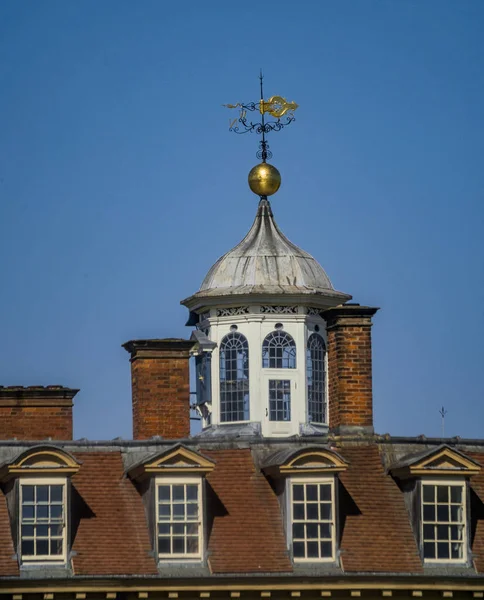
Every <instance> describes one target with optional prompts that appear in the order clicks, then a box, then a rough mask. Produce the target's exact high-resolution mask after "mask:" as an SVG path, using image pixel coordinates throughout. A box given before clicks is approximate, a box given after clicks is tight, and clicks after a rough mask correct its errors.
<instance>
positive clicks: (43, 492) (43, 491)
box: [37, 485, 49, 502]
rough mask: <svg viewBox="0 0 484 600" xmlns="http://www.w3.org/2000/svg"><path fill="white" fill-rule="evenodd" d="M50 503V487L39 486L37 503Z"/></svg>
mask: <svg viewBox="0 0 484 600" xmlns="http://www.w3.org/2000/svg"><path fill="white" fill-rule="evenodd" d="M48 501H49V486H48V485H38V486H37V502H48Z"/></svg>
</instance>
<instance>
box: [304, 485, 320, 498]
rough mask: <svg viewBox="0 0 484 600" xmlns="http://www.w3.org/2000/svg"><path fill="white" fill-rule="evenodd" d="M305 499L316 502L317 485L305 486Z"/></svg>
mask: <svg viewBox="0 0 484 600" xmlns="http://www.w3.org/2000/svg"><path fill="white" fill-rule="evenodd" d="M306 499H307V500H312V501H313V502H314V501H317V500H318V486H317V485H307V486H306Z"/></svg>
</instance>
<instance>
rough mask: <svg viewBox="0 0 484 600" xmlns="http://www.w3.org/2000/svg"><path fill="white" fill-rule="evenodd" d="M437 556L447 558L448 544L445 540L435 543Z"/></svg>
mask: <svg viewBox="0 0 484 600" xmlns="http://www.w3.org/2000/svg"><path fill="white" fill-rule="evenodd" d="M437 558H449V544H448V543H447V542H441V543H440V544H437Z"/></svg>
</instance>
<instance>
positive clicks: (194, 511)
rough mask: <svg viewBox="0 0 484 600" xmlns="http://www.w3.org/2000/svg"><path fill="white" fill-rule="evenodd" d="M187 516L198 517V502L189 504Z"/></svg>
mask: <svg viewBox="0 0 484 600" xmlns="http://www.w3.org/2000/svg"><path fill="white" fill-rule="evenodd" d="M187 517H191V518H192V519H193V518H196V517H198V504H187Z"/></svg>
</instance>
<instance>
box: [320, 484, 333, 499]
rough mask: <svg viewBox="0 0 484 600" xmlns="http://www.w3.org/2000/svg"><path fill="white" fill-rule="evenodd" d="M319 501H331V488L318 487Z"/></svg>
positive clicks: (327, 486)
mask: <svg viewBox="0 0 484 600" xmlns="http://www.w3.org/2000/svg"><path fill="white" fill-rule="evenodd" d="M319 499H320V500H331V486H330V485H327V484H326V485H320V486H319Z"/></svg>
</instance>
